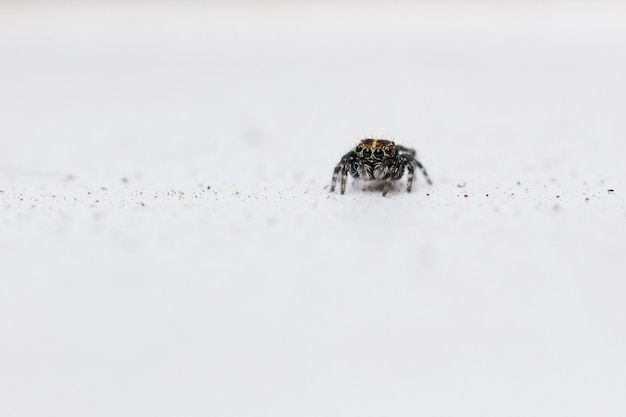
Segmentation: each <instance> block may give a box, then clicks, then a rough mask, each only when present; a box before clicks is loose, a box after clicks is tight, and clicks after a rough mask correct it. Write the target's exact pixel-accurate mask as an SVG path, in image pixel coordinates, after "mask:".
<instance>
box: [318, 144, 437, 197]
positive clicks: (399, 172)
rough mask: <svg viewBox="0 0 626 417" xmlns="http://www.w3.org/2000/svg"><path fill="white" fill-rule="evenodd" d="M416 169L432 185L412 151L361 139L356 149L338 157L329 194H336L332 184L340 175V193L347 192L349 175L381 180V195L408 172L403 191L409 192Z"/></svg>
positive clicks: (363, 178)
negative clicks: (405, 171) (339, 159)
mask: <svg viewBox="0 0 626 417" xmlns="http://www.w3.org/2000/svg"><path fill="white" fill-rule="evenodd" d="M415 167H417V168H419V169H420V171H422V174H424V177H426V180H427V181H428V183H429V184H432V181H431V180H430V177H429V176H428V173H427V172H426V169H424V167H423V166H422V164H421V163H420V162H419V161H418V160H417V159H416V158H415V150H414V149H410V148H405V147H404V146H400V145H396V144H395V143H393V142H392V141H390V140H383V139H363V140H362V141H361V142H359V144H358V145H357V146H356V148H355V149H354V150H352V151H350V152H348V153H347V154H345V155H344V156H343V158H341V161H339V163H338V164H337V166H336V167H335V171H334V172H333V180H332V183H331V186H330V191H331V192H332V191H335V183H336V182H337V179H338V178H339V174H340V173H341V194H343V193H344V192H345V190H346V182H347V179H348V173H350V175H352V176H353V177H354V178H360V179H362V180H365V181H369V180H375V181H383V196H384V195H386V194H387V193H388V192H389V190H390V189H391V182H392V181H396V180H399V179H400V178H402V176H403V175H404V170H405V168H406V170H407V171H408V173H409V174H408V178H407V184H406V191H407V192H410V191H411V185H412V184H413V174H414V172H415Z"/></svg>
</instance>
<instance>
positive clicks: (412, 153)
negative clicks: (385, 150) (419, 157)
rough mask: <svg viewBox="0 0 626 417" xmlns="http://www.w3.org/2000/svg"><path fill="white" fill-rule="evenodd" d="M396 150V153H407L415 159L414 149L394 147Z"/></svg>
mask: <svg viewBox="0 0 626 417" xmlns="http://www.w3.org/2000/svg"><path fill="white" fill-rule="evenodd" d="M396 149H397V150H398V152H404V153H408V154H409V155H411V156H412V157H415V149H413V148H407V147H404V146H402V145H396Z"/></svg>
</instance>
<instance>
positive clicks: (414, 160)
mask: <svg viewBox="0 0 626 417" xmlns="http://www.w3.org/2000/svg"><path fill="white" fill-rule="evenodd" d="M412 162H413V163H414V164H415V166H417V167H418V168H419V169H420V171H422V174H424V177H425V178H426V181H428V184H429V185H433V182H432V180H431V179H430V177H429V176H428V172H426V168H424V165H422V163H421V162H420V161H418V160H417V159H416V158H413V161H412Z"/></svg>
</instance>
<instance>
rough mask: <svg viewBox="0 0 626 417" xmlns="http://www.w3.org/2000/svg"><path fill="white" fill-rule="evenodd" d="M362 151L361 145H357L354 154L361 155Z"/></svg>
mask: <svg viewBox="0 0 626 417" xmlns="http://www.w3.org/2000/svg"><path fill="white" fill-rule="evenodd" d="M362 150H363V148H361V145H357V147H356V149H355V152H356V153H361V151H362Z"/></svg>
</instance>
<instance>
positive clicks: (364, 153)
mask: <svg viewBox="0 0 626 417" xmlns="http://www.w3.org/2000/svg"><path fill="white" fill-rule="evenodd" d="M370 155H372V150H371V149H370V148H365V149H363V156H364V157H366V158H368V157H369V156H370Z"/></svg>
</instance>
